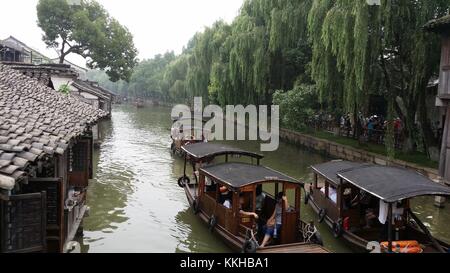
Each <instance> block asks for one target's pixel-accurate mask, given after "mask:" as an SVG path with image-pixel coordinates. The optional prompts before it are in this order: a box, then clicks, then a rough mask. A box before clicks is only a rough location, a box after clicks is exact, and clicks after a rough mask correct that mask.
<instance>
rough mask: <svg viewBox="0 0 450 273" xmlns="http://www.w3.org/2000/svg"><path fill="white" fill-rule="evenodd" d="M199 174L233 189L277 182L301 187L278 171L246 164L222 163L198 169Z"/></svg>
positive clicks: (299, 183)
mask: <svg viewBox="0 0 450 273" xmlns="http://www.w3.org/2000/svg"><path fill="white" fill-rule="evenodd" d="M200 173H202V174H204V175H206V176H208V177H211V178H213V179H215V180H217V181H218V182H220V183H223V184H225V185H228V186H229V187H231V188H233V189H239V188H242V187H245V186H249V185H253V184H260V183H269V182H271V183H272V182H273V183H276V182H279V183H291V184H297V185H300V186H303V183H302V182H300V181H298V180H296V179H294V178H292V177H290V176H287V175H285V174H282V173H280V172H278V171H275V170H272V169H270V168H267V167H264V166H256V165H251V164H246V163H223V164H218V165H211V166H207V167H204V168H201V169H200Z"/></svg>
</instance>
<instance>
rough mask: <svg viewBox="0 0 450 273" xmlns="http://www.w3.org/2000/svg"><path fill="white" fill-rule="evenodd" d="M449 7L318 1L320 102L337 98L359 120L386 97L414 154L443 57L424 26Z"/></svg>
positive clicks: (445, 3)
mask: <svg viewBox="0 0 450 273" xmlns="http://www.w3.org/2000/svg"><path fill="white" fill-rule="evenodd" d="M449 4H450V2H449V0H442V1H409V0H383V1H381V5H380V6H369V5H368V4H367V1H366V0H357V1H354V0H315V1H314V2H313V5H312V8H311V10H310V14H309V20H308V21H309V34H310V39H311V42H312V44H313V46H312V47H313V60H312V77H313V79H314V80H315V81H316V83H317V87H318V89H319V90H320V94H321V99H323V100H328V101H329V102H330V103H331V101H333V100H334V101H336V98H339V101H338V102H334V104H335V105H334V106H335V107H339V106H342V107H343V108H344V109H346V110H347V111H349V112H353V113H355V115H357V114H358V113H357V112H358V111H364V110H365V106H366V105H367V104H368V102H369V101H368V99H369V94H371V93H378V94H382V95H384V97H385V98H386V99H387V102H388V105H389V107H388V109H389V113H388V116H389V118H390V119H391V120H392V119H393V118H394V117H395V116H399V117H400V118H401V119H402V121H403V123H404V124H405V130H404V132H405V137H406V142H405V145H404V148H405V150H406V151H412V150H414V146H413V143H414V141H413V140H414V139H415V138H416V135H415V134H416V132H417V131H416V130H415V119H416V117H417V116H420V117H421V118H420V120H421V121H422V124H421V125H422V131H425V130H423V129H424V128H426V126H427V124H429V123H428V120H427V117H426V112H427V111H425V107H426V104H425V101H424V100H425V96H426V94H425V92H426V87H427V84H428V82H429V80H430V78H431V76H432V75H433V72H434V71H435V70H436V68H437V67H438V58H437V56H436V52H439V50H438V48H439V47H438V43H437V41H436V40H435V39H434V38H432V37H430V35H428V34H426V33H425V32H423V31H422V29H421V27H422V26H423V25H424V24H425V23H426V22H427V21H428V20H430V19H431V18H434V17H438V16H441V15H443V14H445V13H447V12H448V8H449ZM336 104H337V105H336ZM339 104H340V105H339ZM421 108H422V110H421ZM390 131H391V132H392V123H391V126H390ZM388 146H390V145H388Z"/></svg>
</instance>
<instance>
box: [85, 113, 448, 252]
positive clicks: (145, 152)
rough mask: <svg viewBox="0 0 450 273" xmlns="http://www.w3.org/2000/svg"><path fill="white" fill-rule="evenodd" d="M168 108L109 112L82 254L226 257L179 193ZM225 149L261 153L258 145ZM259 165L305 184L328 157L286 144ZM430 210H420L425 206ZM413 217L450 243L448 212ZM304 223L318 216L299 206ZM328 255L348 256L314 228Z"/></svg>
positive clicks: (177, 162) (337, 243)
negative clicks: (314, 166) (312, 167)
mask: <svg viewBox="0 0 450 273" xmlns="http://www.w3.org/2000/svg"><path fill="white" fill-rule="evenodd" d="M170 126H171V121H170V109H166V108H147V109H136V108H134V107H131V106H120V107H117V108H115V109H114V111H113V116H112V121H108V122H104V124H102V130H103V135H104V141H103V144H102V145H101V147H100V149H99V151H97V152H96V153H95V156H94V158H95V161H96V164H95V177H94V179H93V180H92V182H91V184H90V187H89V194H88V202H89V206H90V207H91V213H90V217H88V218H86V219H85V221H84V227H85V232H84V234H85V236H84V238H83V239H82V250H83V251H84V252H168V253H174V252H202V253H205V252H208V253H209V252H219V253H220V252H229V251H230V250H229V249H228V248H227V247H226V246H225V245H224V244H223V243H222V242H221V241H220V240H219V239H218V238H217V237H216V236H215V235H213V234H210V233H209V231H208V229H207V227H206V226H205V225H203V223H202V222H200V220H198V219H197V218H196V217H195V215H194V214H193V213H192V211H191V209H190V208H189V205H188V202H187V200H186V196H185V194H184V190H183V189H181V188H179V187H178V186H177V184H176V180H177V178H178V177H179V176H180V175H181V174H182V173H183V160H181V159H179V158H176V157H173V156H172V155H171V153H170V137H169V135H170ZM229 144H230V145H233V146H236V147H240V148H245V149H247V150H252V151H255V152H259V148H260V146H259V143H257V142H245V141H242V142H233V143H229ZM265 156H266V157H265V159H264V160H263V161H262V163H263V164H264V165H266V166H269V167H271V168H273V169H276V170H279V171H281V172H284V173H286V174H288V175H290V176H292V177H295V178H297V179H300V180H303V181H311V174H310V173H311V172H310V170H309V166H310V165H311V164H316V163H320V162H324V161H326V160H328V159H327V158H325V157H323V156H321V155H319V154H316V153H313V152H309V151H305V150H303V149H301V148H297V147H295V146H292V145H288V144H281V145H280V149H279V150H278V151H276V152H270V153H265ZM426 203H428V204H430V205H426V206H425V205H423V204H426ZM415 204H417V206H416V209H415V210H416V211H417V212H418V213H420V217H422V218H425V222H426V223H427V224H429V225H431V226H432V228H431V229H432V231H433V232H435V233H436V234H438V235H439V236H443V238H447V239H448V240H449V241H450V236H449V234H448V233H449V231H448V229H447V228H446V226H445V223H448V221H443V220H442V219H450V215H449V210H448V209H446V210H438V209H435V208H434V207H433V205H432V202H431V201H428V200H425V199H419V200H416V202H415ZM302 217H303V220H305V221H312V220H315V221H316V223H317V216H316V215H315V214H314V213H313V212H312V210H311V209H310V208H309V207H306V206H303V209H302ZM319 230H320V231H321V234H322V237H323V240H324V242H325V245H326V247H327V248H329V249H330V250H332V251H337V252H348V251H349V249H348V248H347V247H346V246H345V245H344V244H343V243H342V242H341V241H338V240H336V239H335V238H334V237H333V236H332V234H331V233H330V232H329V230H328V229H327V227H325V226H324V225H319Z"/></svg>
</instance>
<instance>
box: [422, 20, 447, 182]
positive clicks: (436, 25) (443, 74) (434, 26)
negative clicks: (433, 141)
mask: <svg viewBox="0 0 450 273" xmlns="http://www.w3.org/2000/svg"><path fill="white" fill-rule="evenodd" d="M425 29H426V30H428V31H432V32H435V33H438V34H439V35H441V37H442V50H441V64H440V72H439V87H438V95H437V103H436V105H437V106H438V107H440V108H441V109H442V112H443V118H442V122H443V124H444V126H443V128H444V130H443V136H442V148H441V156H440V163H439V172H440V175H441V176H442V177H443V178H444V180H445V181H446V183H450V15H447V16H444V17H442V18H439V19H436V20H432V21H430V22H429V23H428V24H426V25H425Z"/></svg>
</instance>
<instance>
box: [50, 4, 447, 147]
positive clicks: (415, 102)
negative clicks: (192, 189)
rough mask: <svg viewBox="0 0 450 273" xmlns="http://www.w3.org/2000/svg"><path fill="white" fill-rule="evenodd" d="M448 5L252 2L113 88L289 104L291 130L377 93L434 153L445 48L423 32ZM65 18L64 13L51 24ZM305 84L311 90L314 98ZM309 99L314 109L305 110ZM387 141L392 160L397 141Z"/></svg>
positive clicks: (176, 97)
mask: <svg viewBox="0 0 450 273" xmlns="http://www.w3.org/2000/svg"><path fill="white" fill-rule="evenodd" d="M41 1H43V0H41ZM47 1H51V0H47ZM53 1H56V0H53ZM449 7H450V0H433V1H429V0H416V1H407V0H395V1H394V0H382V1H381V6H369V5H367V1H366V0H246V1H245V2H244V4H243V6H242V8H241V10H240V13H239V15H238V16H237V17H236V18H235V20H234V21H233V22H232V23H231V24H227V23H224V22H222V21H219V22H216V23H215V24H214V25H212V26H211V27H207V28H205V30H204V31H203V32H200V33H197V34H196V35H195V36H194V37H193V38H192V39H191V40H190V41H189V42H188V44H187V46H186V48H185V49H184V50H183V52H182V54H180V55H179V56H170V57H167V58H165V57H161V56H156V57H155V58H154V59H152V60H145V61H143V62H142V63H141V64H140V65H139V66H138V68H137V69H136V72H135V73H134V75H133V77H132V79H131V82H130V84H122V85H120V84H119V85H120V87H119V85H118V86H117V88H120V89H121V91H120V92H122V93H123V94H129V95H131V96H137V97H157V98H159V99H162V100H166V101H172V102H187V103H189V102H192V98H193V97H194V96H202V97H203V99H204V101H205V103H217V104H219V105H226V104H244V105H245V104H271V103H272V102H273V99H275V101H276V102H278V103H280V104H281V105H286V108H287V109H283V108H285V107H284V106H283V107H282V109H281V110H282V112H283V111H285V113H283V121H284V123H285V125H286V126H292V127H293V128H301V127H303V124H302V122H304V119H303V117H304V116H305V113H306V112H307V111H309V110H310V109H314V110H316V111H317V110H325V111H327V112H328V113H337V112H346V113H348V112H351V113H353V114H355V115H356V114H358V112H362V113H363V114H364V115H370V114H374V113H368V109H369V103H370V102H369V98H370V95H378V96H381V97H384V98H385V99H386V100H387V101H388V103H389V107H388V109H389V113H388V116H389V118H391V119H393V118H396V117H400V118H401V119H402V121H403V124H405V127H406V129H405V134H406V137H407V139H412V140H413V141H412V142H418V143H420V144H421V142H422V139H423V138H425V139H426V143H427V145H428V146H429V145H432V144H433V145H436V143H433V136H432V133H431V132H432V130H431V129H430V126H429V123H430V121H429V117H428V113H429V111H428V110H429V109H427V105H426V96H427V94H426V92H425V90H426V87H427V84H428V82H429V80H430V78H431V77H432V76H433V75H437V69H438V68H439V57H440V56H439V53H440V49H439V47H440V42H439V37H438V36H437V35H434V34H429V33H426V32H425V31H423V29H422V26H423V25H424V24H425V23H426V22H427V21H428V20H431V19H433V18H437V17H440V16H442V15H445V14H447V13H448V12H449ZM66 12H68V11H67V8H66V7H65V6H61V7H60V9H56V11H55V16H56V15H58V16H59V14H64V13H66ZM57 21H58V22H59V20H57ZM86 24H87V23H86ZM87 25H89V24H87ZM65 29H71V21H68V22H65V21H64V20H62V21H60V25H59V28H58V31H60V30H63V31H62V32H63V33H64V30H65ZM88 29H89V27H88ZM47 34H48V35H49V37H52V36H51V35H52V31H49V32H48V33H47ZM50 40H52V41H53V39H50ZM161 62H162V63H161ZM309 85H314V86H315V87H314V90H315V91H314V92H311V94H310V93H308V92H306V91H305V90H308V88H306V86H309ZM311 88H312V87H311ZM275 90H280V91H278V92H275ZM286 90H291V91H288V92H284V91H286ZM312 94H314V96H313V95H312ZM313 97H315V98H316V99H317V101H314V100H311V105H306V106H304V101H305V100H306V101H308V100H309V98H313ZM294 102H297V103H298V104H296V103H294ZM295 115H299V117H300V118H294V117H295ZM416 117H417V118H418V120H419V121H420V123H421V124H420V127H419V128H420V130H419V131H418V130H415V129H414V127H415V126H414V123H415V119H416ZM417 131H418V132H417ZM389 132H391V133H392V130H391V129H390V130H389ZM387 140H388V145H387V146H388V148H389V149H390V150H389V154H390V155H392V154H393V149H392V148H393V147H392V145H393V144H392V136H390V135H388V136H387ZM405 147H407V148H411V147H410V145H405Z"/></svg>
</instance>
